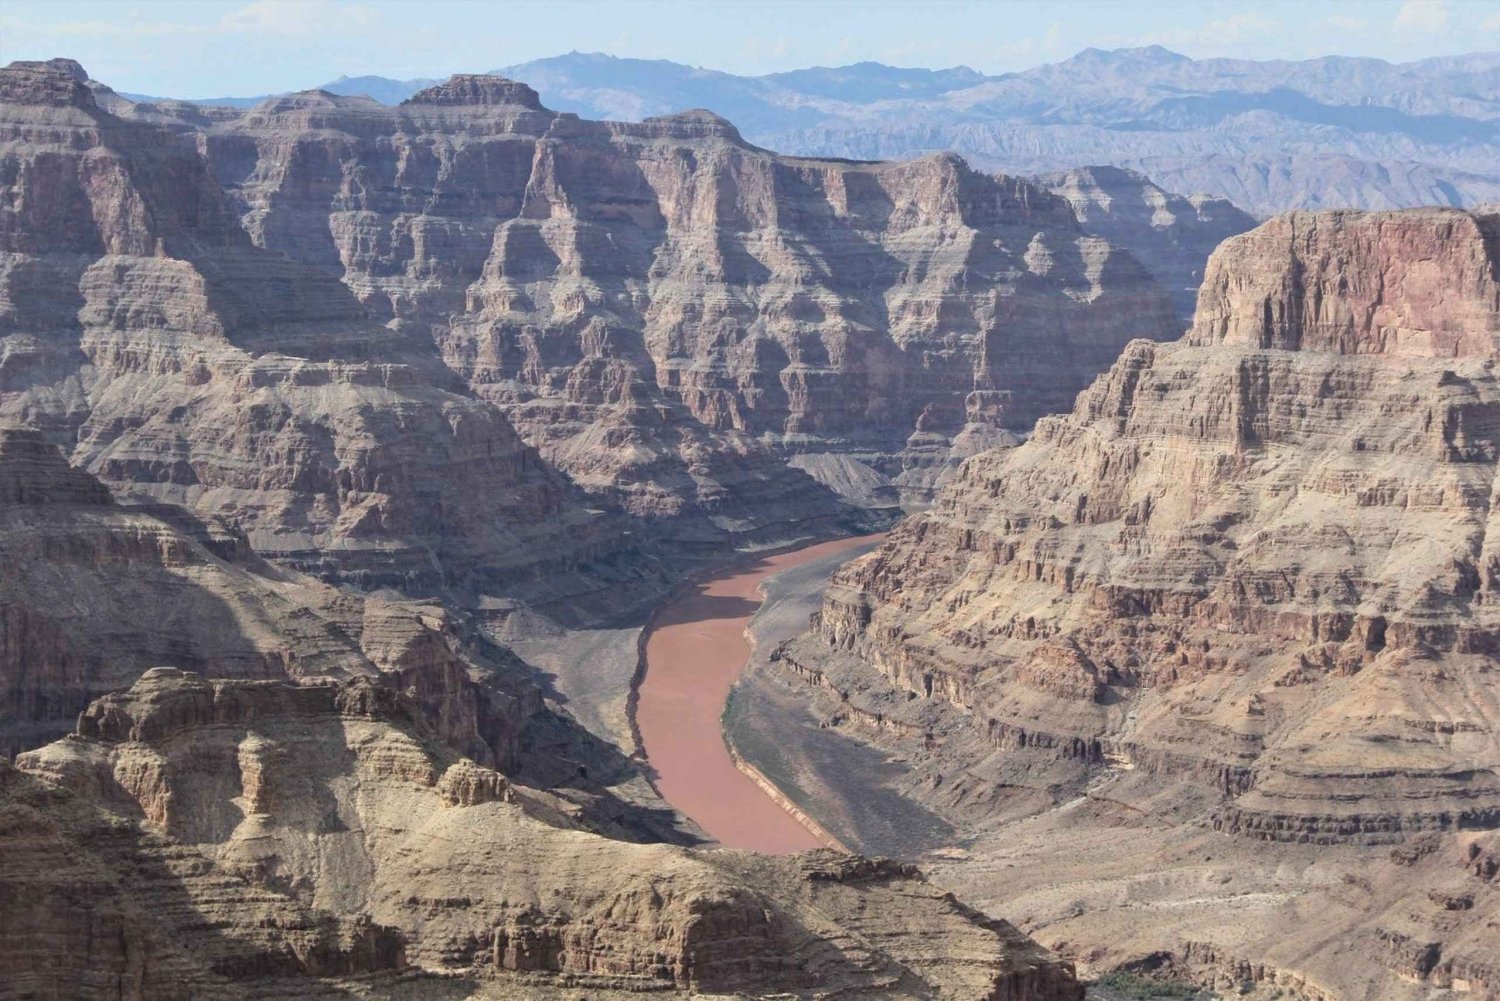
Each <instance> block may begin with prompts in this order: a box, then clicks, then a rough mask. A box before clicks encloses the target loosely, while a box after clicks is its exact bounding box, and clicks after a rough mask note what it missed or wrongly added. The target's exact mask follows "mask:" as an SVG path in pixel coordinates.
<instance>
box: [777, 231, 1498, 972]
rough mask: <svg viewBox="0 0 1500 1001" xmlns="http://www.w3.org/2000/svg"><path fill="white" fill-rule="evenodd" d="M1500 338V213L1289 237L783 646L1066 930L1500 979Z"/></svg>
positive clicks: (1273, 235) (1191, 958) (1216, 967)
mask: <svg viewBox="0 0 1500 1001" xmlns="http://www.w3.org/2000/svg"><path fill="white" fill-rule="evenodd" d="M1497 349H1500V217H1496V216H1494V215H1484V214H1478V213H1474V214H1470V213H1465V212H1462V211H1458V210H1439V209H1422V210H1411V211H1406V212H1397V213H1369V214H1363V213H1325V214H1303V213H1297V214H1292V215H1287V216H1282V217H1278V218H1276V219H1273V220H1271V221H1269V222H1267V223H1265V224H1264V225H1262V226H1260V227H1259V228H1257V229H1255V230H1252V231H1250V232H1248V233H1246V234H1244V235H1242V236H1238V237H1235V238H1232V239H1230V240H1229V241H1227V242H1226V243H1225V244H1223V245H1222V246H1221V247H1220V249H1219V250H1218V251H1217V252H1216V253H1215V254H1214V256H1213V258H1212V259H1211V260H1210V262H1209V265H1208V268H1207V271H1206V275H1205V280H1204V283H1203V288H1202V292H1201V294H1200V297H1199V300H1198V310H1197V318H1196V321H1195V323H1194V326H1193V328H1192V329H1191V331H1190V332H1189V333H1188V335H1187V336H1186V337H1184V338H1183V339H1182V340H1180V341H1178V342H1176V343H1173V344H1153V343H1149V342H1145V341H1138V342H1135V343H1133V344H1131V345H1130V346H1129V347H1127V348H1126V350H1125V352H1124V353H1123V355H1122V356H1121V358H1120V360H1119V361H1118V362H1117V363H1116V364H1115V365H1114V366H1113V368H1111V369H1110V371H1109V372H1108V373H1106V374H1105V375H1103V376H1101V377H1100V378H1099V379H1098V380H1097V381H1096V382H1095V383H1094V384H1093V385H1092V386H1091V387H1090V388H1089V389H1088V390H1087V391H1085V392H1084V393H1083V394H1081V395H1080V396H1079V398H1078V403H1077V406H1076V407H1075V408H1074V409H1073V411H1072V412H1071V413H1069V414H1065V415H1062V416H1057V417H1050V418H1045V419H1043V420H1042V421H1040V422H1038V424H1037V427H1036V432H1035V434H1034V435H1033V436H1032V437H1031V438H1030V439H1029V440H1028V441H1027V442H1026V443H1025V444H1023V445H1021V446H1019V447H1016V448H1012V449H1008V450H1005V451H991V452H986V453H983V454H981V455H978V456H976V457H974V458H972V459H970V460H969V461H968V462H967V463H966V464H965V465H964V466H963V467H962V469H961V471H960V472H959V474H958V475H957V477H956V478H955V479H954V480H953V481H952V482H951V483H950V484H949V485H948V486H947V487H946V488H945V489H943V490H942V491H941V493H940V494H939V496H938V498H937V500H936V502H935V503H934V505H933V507H932V508H931V509H930V510H929V511H927V512H925V513H923V514H921V515H918V516H914V517H912V518H909V519H908V520H907V521H905V522H904V523H903V524H902V525H901V526H899V527H898V528H897V529H896V530H895V532H894V533H893V534H892V536H891V538H890V540H889V541H888V542H887V543H886V544H885V545H884V546H883V547H882V548H881V549H879V550H877V551H876V552H874V553H872V554H871V555H869V556H866V557H864V558H862V559H860V560H858V561H856V562H854V563H851V564H849V565H847V566H846V567H844V568H843V569H842V570H841V571H840V572H839V573H837V574H836V575H835V577H834V580H833V583H832V585H831V586H830V588H829V590H828V592H827V593H826V595H825V598H824V603H823V606H822V610H821V612H820V614H819V616H818V619H817V622H816V627H815V628H816V632H815V634H814V635H812V636H809V637H804V638H803V639H801V640H798V641H797V642H796V643H794V644H792V645H791V646H789V647H788V648H787V649H786V650H785V651H784V652H783V653H782V658H783V660H784V661H785V662H786V663H788V664H790V665H791V666H792V667H793V668H794V670H795V672H796V675H797V676H798V677H800V678H801V679H802V680H805V681H809V682H811V683H812V684H813V686H814V687H813V689H812V690H813V691H823V690H827V689H829V688H830V686H831V687H832V689H833V690H834V693H835V695H837V697H839V698H841V699H844V700H846V702H847V708H845V707H844V706H845V703H840V708H839V710H838V712H839V713H841V714H842V715H839V716H836V717H835V719H837V720H842V719H845V718H848V719H855V720H856V721H863V722H859V724H858V726H855V725H854V724H850V725H851V727H852V728H853V729H854V730H856V731H857V732H859V733H861V734H865V735H866V736H865V737H864V738H863V739H866V740H871V741H875V742H877V743H880V744H881V746H883V747H884V746H896V745H898V744H899V746H900V747H901V750H902V753H904V754H907V755H910V756H912V757H913V759H914V760H916V761H917V762H918V768H919V769H920V771H919V773H918V774H919V775H920V776H921V777H922V781H921V782H918V781H915V780H914V781H913V782H912V783H911V784H910V785H911V788H910V791H911V794H912V795H915V796H917V797H918V798H919V799H921V800H922V801H923V802H928V803H932V804H934V805H935V807H937V808H939V809H943V810H945V811H947V812H948V814H949V815H952V816H954V817H956V818H957V820H958V821H959V822H962V823H966V824H974V825H975V827H974V828H973V829H974V830H975V831H976V832H978V833H977V837H979V838H980V839H981V841H982V844H980V845H979V846H978V847H976V848H975V849H974V854H973V858H972V860H956V861H954V862H953V863H952V864H951V865H948V866H946V867H945V870H944V872H943V878H944V879H948V880H950V881H952V883H953V885H956V886H959V887H961V888H963V889H964V891H965V892H969V893H980V894H985V895H986V896H987V900H988V904H989V906H992V907H995V908H997V909H1002V910H1007V911H1008V912H1014V909H1015V908H1017V907H1022V908H1025V907H1030V908H1032V909H1033V913H1034V914H1035V915H1036V917H1035V918H1034V923H1033V925H1032V926H1031V927H1032V929H1033V931H1034V932H1035V933H1036V934H1038V936H1039V937H1040V938H1041V939H1042V940H1043V941H1044V942H1050V943H1053V944H1055V945H1061V944H1062V943H1067V947H1068V948H1069V949H1072V950H1076V952H1075V954H1076V955H1083V956H1090V957H1092V958H1093V961H1096V962H1099V963H1101V964H1105V965H1108V964H1113V963H1121V964H1124V963H1131V962H1137V961H1140V957H1142V956H1147V955H1155V956H1157V957H1158V962H1170V963H1172V964H1175V968H1176V969H1178V970H1180V971H1182V972H1183V973H1184V975H1186V974H1191V975H1192V976H1194V977H1197V978H1199V979H1200V980H1202V981H1203V982H1205V983H1217V984H1219V985H1221V986H1222V985H1223V984H1225V983H1234V982H1242V983H1246V982H1260V983H1263V984H1264V985H1279V986H1287V987H1291V988H1293V989H1294V991H1301V992H1303V993H1305V994H1306V996H1309V997H1322V996H1328V997H1382V998H1385V997H1391V998H1407V997H1410V998H1416V997H1420V996H1425V994H1424V992H1430V991H1432V990H1439V989H1442V990H1446V989H1453V990H1460V991H1477V992H1478V993H1481V994H1483V993H1486V992H1489V993H1493V992H1494V991H1495V990H1497V989H1500V969H1497V967H1496V965H1495V962H1494V959H1493V956H1494V949H1493V947H1492V943H1493V940H1494V929H1495V921H1496V915H1497V914H1500V894H1497V893H1496V892H1495V885H1494V880H1493V878H1492V874H1491V875H1485V873H1486V872H1488V869H1486V868H1485V867H1484V866H1482V865H1481V866H1478V867H1476V866H1475V865H1474V864H1472V863H1470V862H1467V861H1465V860H1466V859H1479V858H1487V857H1488V853H1490V852H1491V851H1492V850H1493V849H1492V844H1493V842H1494V840H1495V838H1496V836H1497V831H1500V729H1497V725H1496V721H1497V720H1500V680H1497V673H1496V662H1497V660H1496V658H1497V656H1500V616H1497V613H1496V609H1497V607H1500V602H1497V588H1500V556H1497V552H1496V549H1495V544H1494V536H1493V533H1492V532H1491V531H1490V529H1491V527H1492V526H1493V519H1494V516H1493V510H1494V504H1493V502H1492V501H1493V497H1494V494H1495V489H1496V473H1497V465H1496V463H1497V456H1500V380H1497V377H1496V372H1495V360H1496V355H1497ZM830 711H831V710H830ZM871 720H873V721H874V722H875V724H877V726H876V728H875V729H872V728H871V727H870V725H869V721H871ZM907 732H910V733H911V734H914V736H912V737H910V738H909V739H906V741H905V743H901V740H902V739H903V738H901V736H900V735H901V734H903V733H907ZM1018 816H1025V817H1028V819H1027V820H1025V821H1021V822H1016V823H1010V824H1009V826H1006V825H1007V823H1008V822H1010V821H1015V819H1016V818H1017V817H1018ZM986 831H988V832H991V833H989V834H986V833H984V832H986ZM1225 835H1227V836H1228V837H1225ZM985 838H989V840H987V841H985V840H983V839H985ZM1101 845H1107V846H1108V847H1107V848H1101ZM1393 846H1394V847H1393ZM1013 866H1020V867H1021V868H1022V869H1025V870H1026V871H1028V872H1032V873H1034V874H1035V875H1034V876H1027V877H1023V882H1024V883H1025V884H1026V885H1025V886H1024V887H1018V888H1014V889H1011V888H1008V887H1007V886H1005V885H1004V884H1005V880H1004V878H1003V875H1004V873H1008V872H1011V871H1013V870H1012V867H1013ZM992 886H993V887H996V889H994V890H987V889H985V888H986V887H992ZM1345 887H1347V888H1349V892H1348V893H1347V894H1344V892H1343V889H1342V888H1345ZM1137 893H1139V894H1140V896H1139V897H1137V896H1136V894H1137ZM1250 898H1256V901H1257V902H1256V903H1254V904H1251V903H1250V902H1249V900H1250ZM1145 900H1149V901H1150V903H1144V902H1142V901H1145ZM1334 901H1337V903H1334ZM1454 909H1457V910H1461V911H1462V912H1463V914H1462V917H1461V918H1455V916H1454V914H1453V913H1452V912H1453V910H1454ZM1122 928H1126V929H1128V930H1127V931H1126V932H1125V933H1124V934H1123V937H1122V932H1121V929H1122ZM1266 989H1267V990H1270V989H1271V987H1270V986H1267V987H1266ZM1298 996H1302V995H1301V994H1299V995H1298Z"/></svg>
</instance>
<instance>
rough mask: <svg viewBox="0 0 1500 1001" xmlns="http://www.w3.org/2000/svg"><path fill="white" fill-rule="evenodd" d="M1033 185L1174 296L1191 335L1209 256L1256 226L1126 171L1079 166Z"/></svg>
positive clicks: (1216, 202) (1221, 205)
mask: <svg viewBox="0 0 1500 1001" xmlns="http://www.w3.org/2000/svg"><path fill="white" fill-rule="evenodd" d="M1032 180H1034V181H1035V182H1036V183H1037V184H1039V185H1041V186H1042V187H1044V188H1046V189H1047V190H1048V191H1051V192H1052V193H1053V194H1056V195H1060V196H1061V197H1063V198H1065V199H1067V202H1068V204H1069V205H1071V206H1072V207H1073V214H1074V215H1076V216H1077V217H1078V224H1079V225H1080V226H1082V227H1083V229H1084V230H1085V231H1086V232H1088V233H1092V234H1093V235H1095V236H1099V237H1103V238H1104V239H1106V240H1108V241H1109V242H1110V243H1111V244H1113V245H1114V246H1117V247H1124V248H1125V249H1126V250H1128V251H1130V253H1131V255H1132V256H1134V257H1135V258H1136V259H1137V260H1138V261H1140V262H1141V264H1142V265H1144V266H1145V268H1146V270H1147V271H1150V272H1151V274H1152V276H1153V277H1154V278H1156V280H1157V281H1159V282H1160V283H1161V284H1162V285H1163V286H1164V287H1165V288H1166V289H1167V290H1168V291H1169V292H1170V293H1171V295H1172V305H1173V306H1174V307H1175V308H1176V310H1177V317H1178V319H1179V321H1180V322H1181V323H1182V325H1183V327H1184V329H1185V328H1187V327H1189V326H1191V325H1192V322H1193V310H1194V309H1195V308H1196V307H1197V304H1198V286H1199V285H1201V284H1202V283H1203V269H1204V266H1205V265H1207V263H1208V258H1209V255H1210V254H1212V253H1213V252H1214V248H1216V247H1217V246H1218V245H1219V244H1221V243H1223V242H1224V241H1225V240H1227V239H1228V238H1229V237H1231V236H1236V235H1238V234H1240V233H1243V232H1245V231H1246V230H1248V229H1253V228H1254V226H1255V218H1254V217H1253V216H1251V215H1250V214H1249V213H1247V212H1244V211H1243V210H1241V209H1240V208H1238V207H1237V206H1236V205H1235V204H1234V203H1233V202H1231V201H1229V200H1228V199H1226V198H1214V197H1212V196H1209V195H1190V196H1183V195H1175V194H1173V193H1171V192H1170V191H1167V190H1165V189H1164V188H1161V187H1159V186H1158V185H1156V184H1153V183H1152V182H1151V179H1150V178H1148V177H1146V176H1145V175H1144V174H1140V173H1137V172H1136V171H1133V170H1124V169H1122V168H1119V167H1078V168H1076V169H1074V170H1064V171H1059V172H1057V173H1052V174H1041V175H1038V176H1037V177H1034V178H1032Z"/></svg>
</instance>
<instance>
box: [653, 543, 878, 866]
mask: <svg viewBox="0 0 1500 1001" xmlns="http://www.w3.org/2000/svg"><path fill="white" fill-rule="evenodd" d="M871 538H873V537H861V538H853V539H835V540H834V541H832V542H821V543H817V544H815V545H811V546H805V547H803V548H801V549H796V550H793V551H791V552H785V553H779V554H777V555H773V556H766V557H764V558H762V559H759V560H757V561H755V562H754V563H750V564H741V565H740V566H738V567H735V568H734V569H732V570H728V571H725V572H724V573H722V574H720V575H718V576H716V577H712V578H708V579H705V580H701V581H697V582H696V583H695V584H693V585H691V586H690V587H688V588H686V589H684V590H683V591H681V592H679V593H678V594H676V595H675V596H673V597H672V598H671V599H669V600H668V601H667V603H666V604H665V605H663V606H662V608H661V609H660V610H659V611H658V613H657V615H656V618H655V620H654V621H653V623H652V626H651V631H650V633H649V635H648V636H647V638H646V671H645V676H644V677H643V678H642V680H641V685H640V692H639V697H638V700H637V702H636V709H635V721H636V726H637V728H638V729H639V732H640V736H641V746H642V748H643V749H644V751H645V754H646V758H647V761H648V762H649V764H650V765H651V767H652V769H653V770H654V772H655V778H654V783H655V785H656V789H657V791H658V792H659V793H661V795H662V797H663V798H664V799H666V800H667V802H669V803H671V804H672V805H673V806H674V807H676V808H677V809H678V810H680V811H681V812H682V813H684V814H686V815H687V816H688V817H691V818H692V819H693V820H694V821H695V822H696V823H697V824H698V826H699V827H701V828H703V830H704V831H706V832H707V833H708V834H709V835H710V836H712V837H713V838H714V839H715V840H717V841H718V842H719V843H721V844H723V845H727V846H728V847H731V848H748V849H751V850H754V851H759V852H766V853H768V854H774V855H784V854H789V853H792V852H798V851H803V850H805V849H808V848H818V847H821V846H823V845H824V844H825V843H826V842H825V841H823V840H822V839H820V838H819V837H818V836H817V835H815V834H814V833H813V832H812V830H811V829H809V828H808V827H806V826H804V825H803V824H802V823H801V822H800V821H798V820H797V819H796V818H795V817H793V816H792V814H791V813H789V812H787V811H786V810H785V809H783V808H782V807H781V806H780V805H779V804H778V803H777V802H776V801H775V800H773V799H772V798H771V797H770V796H769V795H768V794H767V793H766V792H765V791H764V790H762V789H761V788H760V786H758V785H757V784H756V783H755V781H754V780H752V779H751V778H750V777H749V776H747V775H746V774H744V773H743V772H741V771H740V770H739V768H737V767H736V766H735V763H734V759H733V758H731V757H730V755H729V749H728V747H727V746H725V743H724V733H723V729H722V724H721V719H720V717H721V716H722V714H723V711H724V703H725V700H727V699H728V698H729V690H730V688H731V687H732V686H733V685H734V682H735V680H736V679H737V678H738V677H739V676H740V672H741V671H743V670H744V669H745V665H746V663H747V662H748V661H749V659H750V654H751V647H750V640H749V639H748V638H747V637H746V635H745V626H746V624H748V623H749V621H750V619H751V617H752V616H754V615H755V612H756V609H758V608H759V607H760V604H761V594H760V585H761V582H762V581H764V580H765V579H766V578H767V577H770V576H772V575H774V574H778V573H781V572H782V571H785V570H788V569H791V568H792V567H796V566H800V565H802V564H804V563H808V562H811V561H813V560H817V559H822V558H824V557H827V556H830V555H832V554H834V553H837V552H840V551H842V550H847V549H855V548H857V547H859V546H861V545H864V544H866V543H868V542H869V541H870V539H871Z"/></svg>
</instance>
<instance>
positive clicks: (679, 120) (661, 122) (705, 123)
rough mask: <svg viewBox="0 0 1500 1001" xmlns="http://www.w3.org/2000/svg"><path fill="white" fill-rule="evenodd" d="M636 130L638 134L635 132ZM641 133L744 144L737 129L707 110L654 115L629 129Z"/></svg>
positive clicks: (726, 120) (700, 109) (698, 109)
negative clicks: (726, 140) (725, 140)
mask: <svg viewBox="0 0 1500 1001" xmlns="http://www.w3.org/2000/svg"><path fill="white" fill-rule="evenodd" d="M636 129H639V130H640V132H636ZM642 133H644V134H646V135H660V136H663V137H669V138H682V139H708V138H713V139H728V140H729V141H730V142H744V139H743V138H742V137H741V136H740V130H739V129H737V128H735V127H734V125H733V124H732V123H731V122H730V121H729V120H728V119H726V118H721V117H720V116H718V115H716V114H714V113H713V112H712V111H709V110H708V109H707V108H693V109H692V110H690V111H678V112H674V113H673V114H670V115H655V116H652V117H651V118H647V119H646V120H645V121H643V122H641V124H640V125H639V126H635V127H634V128H632V129H630V134H633V135H635V134H642Z"/></svg>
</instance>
